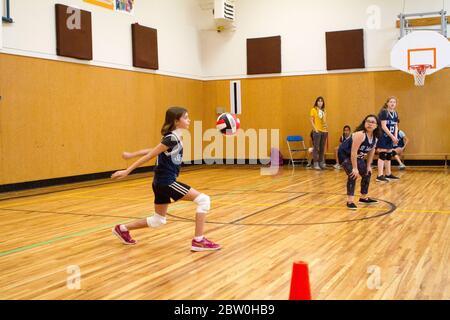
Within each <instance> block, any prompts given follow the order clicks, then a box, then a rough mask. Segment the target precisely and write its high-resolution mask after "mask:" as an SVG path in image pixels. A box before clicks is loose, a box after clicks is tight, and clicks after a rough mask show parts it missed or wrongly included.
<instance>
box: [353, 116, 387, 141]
mask: <svg viewBox="0 0 450 320" xmlns="http://www.w3.org/2000/svg"><path fill="white" fill-rule="evenodd" d="M369 118H375V120H376V121H377V128H376V129H375V130H373V135H374V136H375V137H376V138H379V137H380V136H381V133H382V131H381V121H380V119H379V118H378V117H377V116H376V115H374V114H369V115H368V116H366V117H365V118H364V120H363V121H362V122H361V124H360V125H359V126H357V127H356V129H355V132H356V131H364V132H366V121H367V119H369Z"/></svg>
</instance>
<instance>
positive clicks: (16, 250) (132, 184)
mask: <svg viewBox="0 0 450 320" xmlns="http://www.w3.org/2000/svg"><path fill="white" fill-rule="evenodd" d="M147 178H148V177H144V178H137V179H133V181H134V180H141V179H146V181H142V182H138V183H128V184H126V185H123V184H121V185H116V183H115V185H114V186H111V187H107V188H101V189H99V190H87V191H82V192H75V193H70V194H68V195H64V196H60V197H56V198H55V197H49V198H44V199H40V200H36V201H26V202H20V203H12V204H8V205H7V206H0V209H2V208H6V207H11V206H12V205H13V206H17V205H21V204H30V203H36V202H42V201H44V200H48V199H52V200H54V199H63V198H65V197H70V196H76V195H80V194H85V193H90V192H95V191H103V190H109V189H114V188H117V187H124V186H125V187H128V186H138V185H143V184H147V183H148V181H147ZM287 178H292V176H284V177H278V179H276V181H269V182H267V181H264V182H262V183H258V184H255V185H252V186H251V187H250V188H249V189H245V190H242V189H236V190H223V189H213V188H210V189H208V188H204V189H206V190H217V191H228V192H227V194H230V193H236V192H237V193H239V192H252V191H253V192H266V193H269V192H271V193H289V194H294V192H283V191H264V190H255V189H254V188H255V187H258V186H261V185H267V184H272V183H278V182H279V181H280V180H282V179H287ZM120 182H121V181H120ZM123 182H125V181H123ZM108 184H109V183H108ZM102 185H103V184H102ZM87 187H93V186H83V187H80V188H83V189H84V188H87ZM80 188H76V189H80ZM252 188H253V189H252ZM63 191H67V190H63ZM56 192H62V191H56ZM298 193H300V192H295V194H298ZM306 194H307V193H302V195H300V196H304V195H306ZM322 194H326V193H322ZM34 196H36V195H34ZM216 196H218V195H216ZM300 196H298V197H294V198H292V199H290V200H287V201H285V202H283V203H287V202H289V201H291V200H294V199H295V198H299V197H300ZM92 198H95V197H92ZM136 200H138V199H136ZM139 200H141V199H139ZM142 201H144V199H142ZM283 203H280V204H276V205H272V207H270V208H264V209H262V210H260V211H259V212H257V213H260V212H263V211H267V210H269V209H271V208H275V207H277V206H280V205H281V206H282V205H283ZM177 205H178V207H180V206H186V205H189V204H188V203H186V204H182V203H180V204H177ZM265 205H267V204H265ZM392 205H393V206H394V207H395V205H394V204H392ZM173 207H175V206H173ZM295 207H297V208H298V207H299V206H295ZM309 207H312V206H309ZM313 207H315V208H320V207H321V206H313ZM325 207H326V206H325ZM339 209H342V208H339ZM394 210H395V209H394ZM394 210H392V212H393V211H394ZM11 211H13V210H11ZM390 211H391V210H390ZM401 211H405V210H401ZM417 211H421V212H432V213H436V212H444V213H447V211H439V210H434V211H429V210H417ZM257 213H253V214H251V215H255V214H257ZM389 213H391V212H389ZM389 213H383V214H382V215H386V214H389ZM449 213H450V212H449ZM58 214H62V213H58ZM251 215H249V216H251ZM382 215H378V216H373V217H367V218H362V219H358V220H349V221H347V222H352V221H361V220H367V219H372V218H375V217H379V216H382ZM87 216H89V215H87ZM249 216H246V217H241V218H239V219H238V221H234V222H232V223H231V225H241V224H237V223H236V222H239V221H242V220H244V219H245V218H248V217H249ZM102 217H107V216H102ZM172 217H174V218H178V219H180V220H181V221H174V222H184V221H185V222H189V219H186V218H183V217H176V216H172ZM124 218H128V217H124ZM130 218H131V217H130ZM133 218H134V217H133ZM343 222H344V221H332V222H325V223H322V224H330V223H343ZM208 223H209V224H227V225H230V222H228V223H222V222H208ZM116 224H117V223H116ZM116 224H112V225H107V226H102V227H98V228H95V229H88V230H84V231H79V232H77V233H73V234H69V235H67V236H62V237H58V238H54V239H50V240H46V241H43V242H40V243H37V244H32V245H29V246H25V247H21V248H17V249H13V250H10V251H6V252H3V253H0V257H2V256H6V255H10V254H12V253H16V252H21V251H25V250H28V249H33V248H35V247H39V246H44V245H47V244H52V243H54V242H57V241H62V240H65V239H68V238H72V237H76V236H82V235H85V234H89V233H93V232H96V231H99V230H103V229H106V228H110V227H113V226H114V225H116ZM315 224H317V223H315ZM246 225H249V226H250V225H253V226H268V225H267V224H265V225H264V224H246ZM292 225H293V224H270V226H292ZM301 225H311V224H301Z"/></svg>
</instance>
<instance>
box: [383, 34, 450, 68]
mask: <svg viewBox="0 0 450 320" xmlns="http://www.w3.org/2000/svg"><path fill="white" fill-rule="evenodd" d="M417 65H430V66H431V67H430V68H428V69H427V71H426V74H427V75H429V74H433V73H435V72H436V71H439V70H441V69H443V68H445V67H447V66H449V65H450V42H449V41H448V39H447V38H445V37H444V36H443V35H441V34H440V33H439V32H436V31H414V32H411V33H410V34H408V35H407V36H404V37H403V38H401V39H400V40H399V41H398V42H397V43H396V44H395V46H394V48H393V49H392V51H391V66H392V67H394V68H396V69H399V70H402V71H404V72H408V73H410V74H414V70H413V69H414V66H417ZM411 67H413V68H411Z"/></svg>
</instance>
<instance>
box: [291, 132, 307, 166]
mask: <svg viewBox="0 0 450 320" xmlns="http://www.w3.org/2000/svg"><path fill="white" fill-rule="evenodd" d="M286 143H287V145H288V149H289V157H290V159H289V164H291V163H292V166H293V167H295V164H296V163H304V162H306V163H307V162H308V160H307V153H308V148H306V146H305V139H303V137H302V136H287V138H286ZM302 152H303V153H304V158H300V159H298V158H297V159H296V158H294V155H296V154H298V153H302Z"/></svg>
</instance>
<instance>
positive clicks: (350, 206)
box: [347, 202, 358, 210]
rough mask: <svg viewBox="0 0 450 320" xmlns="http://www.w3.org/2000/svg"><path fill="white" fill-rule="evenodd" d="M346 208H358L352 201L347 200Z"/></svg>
mask: <svg viewBox="0 0 450 320" xmlns="http://www.w3.org/2000/svg"><path fill="white" fill-rule="evenodd" d="M347 209H350V210H356V209H358V207H357V206H356V204H354V203H353V202H352V203H348V202H347Z"/></svg>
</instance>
